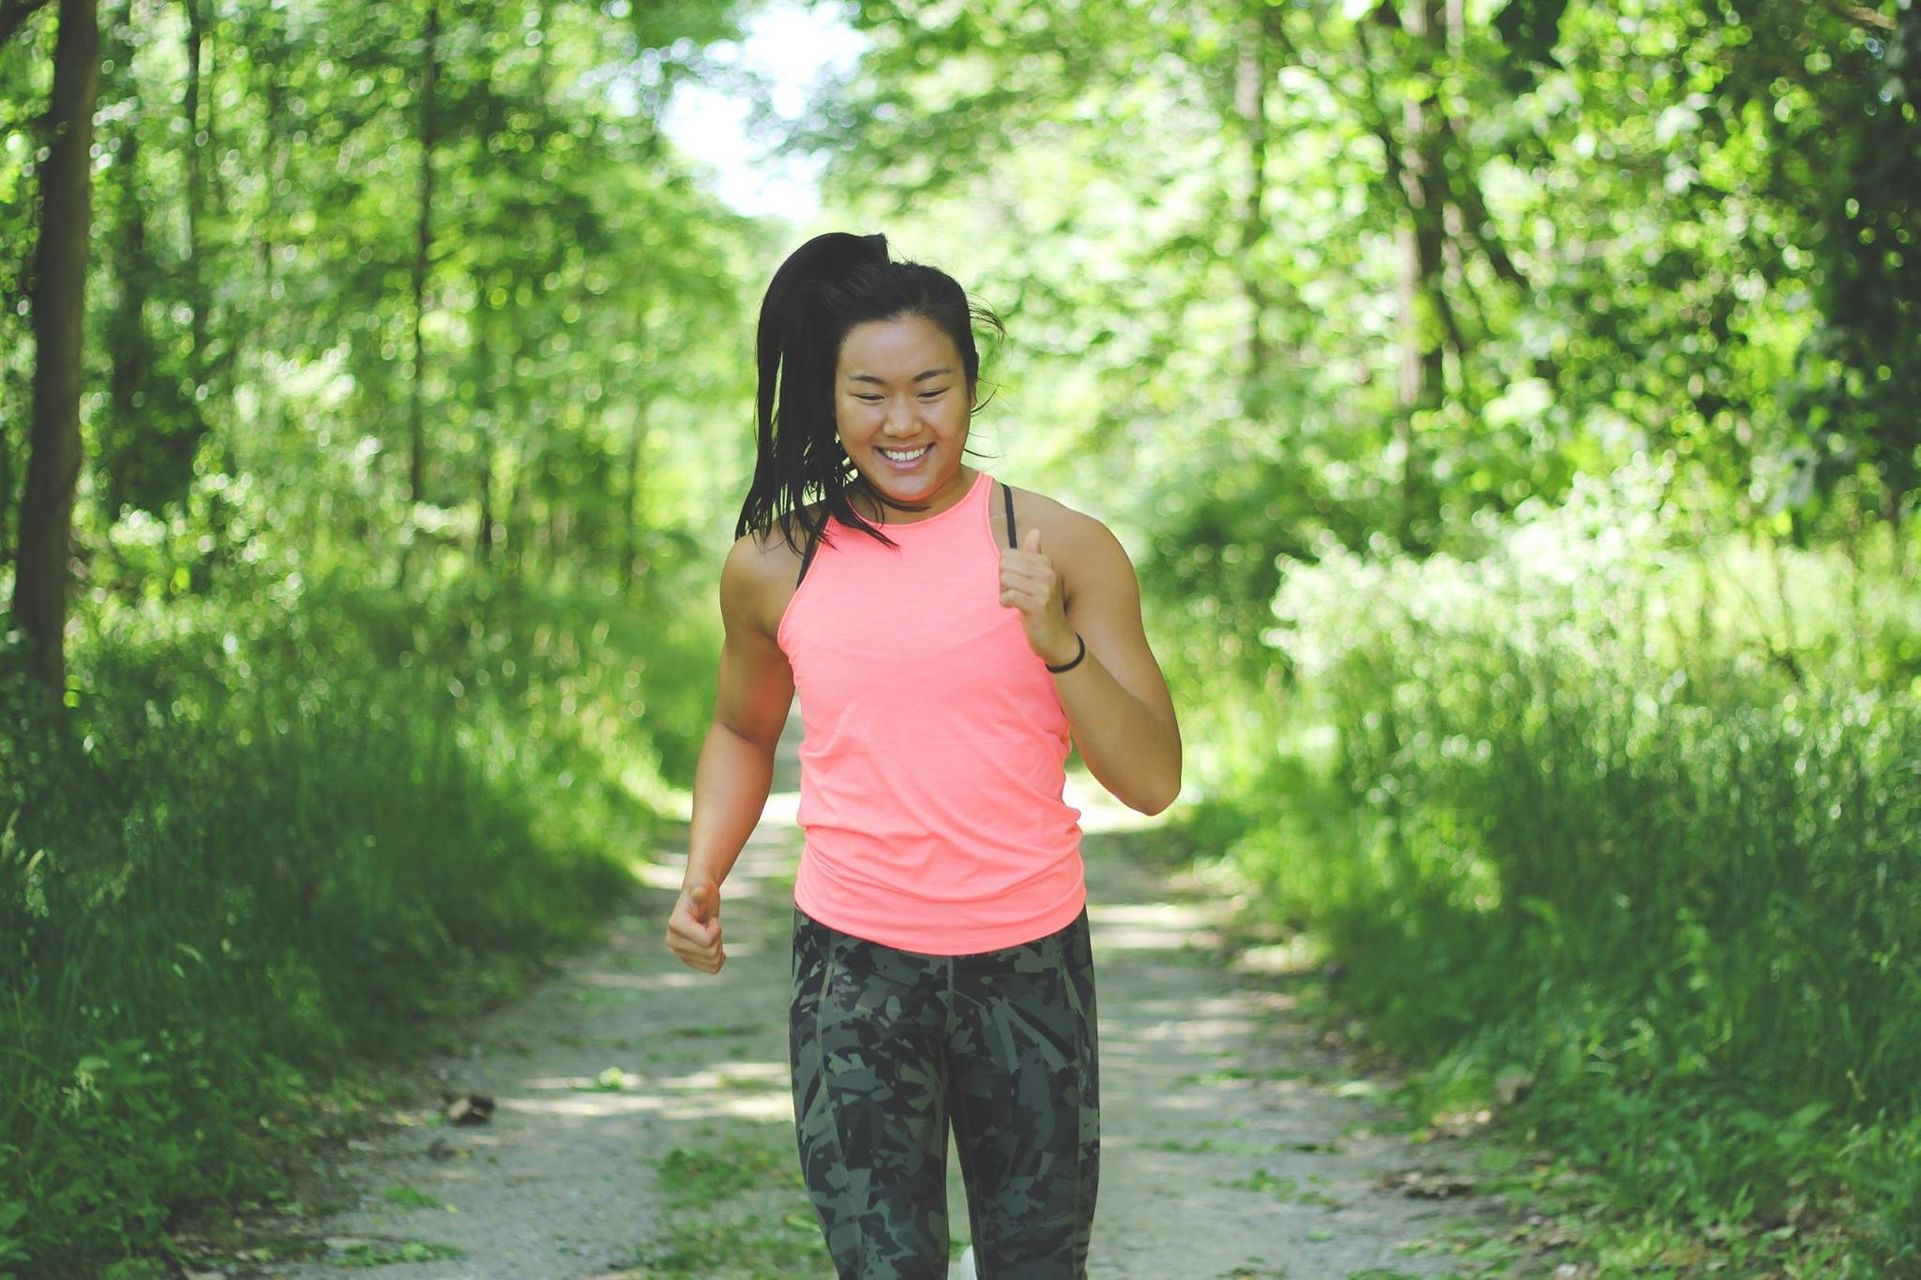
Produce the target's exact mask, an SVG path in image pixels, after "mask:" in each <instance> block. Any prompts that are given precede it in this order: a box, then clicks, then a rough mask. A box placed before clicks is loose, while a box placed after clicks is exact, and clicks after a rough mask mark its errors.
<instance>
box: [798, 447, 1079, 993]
mask: <svg viewBox="0 0 1921 1280" xmlns="http://www.w3.org/2000/svg"><path fill="white" fill-rule="evenodd" d="M990 479H991V478H990V477H989V476H988V475H987V474H986V473H985V472H978V473H976V475H975V477H974V482H973V485H972V486H971V487H970V488H969V489H968V491H967V494H966V496H965V497H963V498H962V499H961V500H960V501H959V502H957V503H955V504H954V505H953V506H951V507H949V508H948V509H947V510H945V511H942V512H941V513H939V514H938V515H935V516H932V517H930V518H928V519H925V520H918V521H914V522H913V523H910V524H887V525H883V526H882V528H883V530H884V531H885V532H886V534H887V536H888V537H890V538H892V539H893V540H894V542H895V543H896V544H897V546H895V547H886V546H882V545H881V544H880V543H879V542H877V541H875V540H874V539H873V538H872V537H870V536H868V535H867V534H865V533H861V532H860V531H858V530H856V529H853V528H850V527H849V526H847V525H844V524H842V523H840V522H839V521H837V520H834V521H830V522H829V525H828V532H829V533H830V534H831V535H832V541H831V542H829V541H827V540H825V539H823V540H822V541H821V543H820V545H819V546H818V548H817V549H816V550H815V553H814V557H813V560H812V561H811V563H810V564H809V566H808V568H807V569H806V571H805V573H804V575H803V576H802V578H801V582H800V586H799V588H798V589H797V590H796V591H795V593H794V596H793V599H792V600H791V601H790V602H789V603H788V605H787V611H786V613H785V614H783V615H782V617H781V620H780V626H779V629H778V631H777V632H776V637H777V639H778V641H779V643H780V647H781V649H782V650H783V651H784V652H785V653H786V655H787V660H788V662H789V664H790V665H791V666H792V667H793V671H794V688H795V691H796V692H797V693H798V695H799V697H800V710H801V724H802V727H803V729H804V730H805V736H804V739H803V741H802V743H801V748H800V778H801V780H800V811H799V821H800V825H801V826H802V827H803V828H805V830H806V833H807V840H806V846H805V848H804V849H803V851H802V853H801V862H800V872H799V875H798V877H797V879H796V880H795V882H794V902H795V905H796V906H798V907H799V908H800V909H801V910H802V911H804V912H806V913H807V914H808V915H810V916H812V917H813V918H814V919H816V920H818V921H820V922H821V923H822V924H825V925H830V926H832V927H833V928H835V929H839V930H840V931H841V932H843V933H848V934H852V935H854V936H855V937H857V938H865V939H867V940H869V941H871V942H878V943H881V944H882V945H884V946H889V947H895V948H898V949H900V950H903V951H917V952H921V953H923V954H928V955H968V954H972V953H975V952H980V951H994V950H998V949H1000V948H1002V947H1012V946H1018V945H1020V944H1021V943H1025V942H1031V941H1033V940H1034V939H1036V938H1040V937H1044V936H1046V935H1047V934H1050V933H1053V932H1054V931H1055V930H1057V929H1061V928H1064V927H1065V926H1067V925H1069V924H1071V923H1073V921H1074V919H1075V917H1076V916H1078V915H1079V914H1080V911H1081V908H1082V906H1083V905H1085V903H1086V899H1087V890H1086V883H1085V880H1084V879H1083V876H1082V866H1081V855H1080V836H1081V832H1080V811H1079V810H1077V809H1075V808H1073V807H1072V806H1071V805H1069V804H1067V803H1066V802H1065V801H1064V800H1063V799H1062V787H1063V784H1064V782H1065V774H1064V772H1063V766H1064V763H1065V761H1066V759H1067V749H1068V723H1067V713H1066V711H1065V710H1063V709H1062V707H1061V703H1060V698H1059V696H1058V695H1057V694H1056V693H1055V691H1054V678H1053V676H1051V675H1050V674H1049V673H1048V671H1047V667H1046V664H1045V663H1043V662H1042V661H1041V659H1040V657H1039V656H1038V655H1036V654H1035V653H1034V651H1033V650H1032V649H1030V648H1029V647H1028V645H1027V637H1026V635H1025V633H1024V632H1023V631H1022V629H1021V621H1020V611H1019V610H1017V609H1014V608H1011V607H1008V606H1004V605H1002V604H1001V603H1000V553H999V549H998V548H997V547H996V545H995V543H994V537H993V532H992V529H991V528H990V526H989V524H988V495H989V493H990V491H991V490H992V489H993V487H994V486H993V485H992V484H991V483H990Z"/></svg>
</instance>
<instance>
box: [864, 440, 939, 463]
mask: <svg viewBox="0 0 1921 1280" xmlns="http://www.w3.org/2000/svg"><path fill="white" fill-rule="evenodd" d="M933 447H934V446H933V445H931V444H924V445H922V446H921V447H920V448H918V449H907V450H904V451H903V450H896V449H878V452H879V453H880V456H881V457H883V458H885V459H887V460H888V461H889V462H912V461H913V460H914V459H916V458H918V457H920V456H921V455H922V454H923V453H926V452H927V451H928V450H929V449H931V448H933Z"/></svg>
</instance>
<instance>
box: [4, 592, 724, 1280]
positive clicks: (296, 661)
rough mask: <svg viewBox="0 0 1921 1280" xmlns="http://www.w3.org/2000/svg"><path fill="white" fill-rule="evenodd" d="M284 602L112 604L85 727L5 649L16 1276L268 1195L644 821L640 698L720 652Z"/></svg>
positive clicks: (615, 632)
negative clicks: (48, 707) (46, 701)
mask: <svg viewBox="0 0 1921 1280" xmlns="http://www.w3.org/2000/svg"><path fill="white" fill-rule="evenodd" d="M284 595H285V592H283V591H281V590H280V589H279V584H273V588H272V589H271V590H270V589H267V588H262V589H260V590H258V591H251V590H249V589H248V588H246V587H245V586H244V585H237V586H236V587H235V591H234V595H233V596H232V597H231V598H221V599H209V598H199V597H188V598H181V599H175V600H172V601H168V602H167V603H166V605H165V607H164V608H160V607H139V608H136V607H127V606H120V605H116V604H114V603H112V602H110V601H109V602H96V603H95V605H94V606H93V608H94V609H95V610H96V612H95V613H90V614H83V615H82V617H81V618H80V621H81V622H82V623H83V624H84V627H83V629H84V630H85V631H86V633H87V634H86V637H85V638H84V639H83V640H81V641H79V642H76V643H75V645H74V646H73V649H72V652H71V654H70V667H71V672H72V675H71V682H72V683H73V684H74V685H75V686H76V689H77V692H76V693H75V694H74V695H73V699H72V700H73V701H74V703H75V704H76V705H74V706H73V707H72V708H70V711H69V714H68V720H69V726H70V732H61V731H58V730H56V729H55V728H54V727H53V726H51V725H48V724H45V723H41V722H38V721H36V720H34V719H33V718H32V717H31V716H30V715H29V713H28V711H27V708H26V706H25V704H24V703H23V702H22V701H21V699H20V695H21V690H22V688H23V682H22V674H21V668H20V656H21V655H20V653H19V651H18V650H17V649H13V648H5V649H0V940H3V941H0V1045H4V1046H5V1049H4V1050H0V1277H7V1276H25V1275H32V1276H36V1277H38V1276H48V1277H61V1276H80V1275H87V1276H96V1275H97V1276H107V1277H112V1278H113V1280H132V1277H135V1276H142V1275H146V1274H156V1275H157V1274H162V1273H164V1272H166V1271H167V1270H169V1269H170V1268H172V1267H173V1264H174V1263H175V1262H177V1261H178V1260H179V1250H178V1249H177V1248H176V1247H175V1246H174V1244H173V1242H172V1237H173V1234H174V1233H175V1232H176V1231H178V1230H179V1229H180V1227H181V1226H182V1224H184V1223H187V1222H189V1221H191V1220H193V1219H195V1218H196V1217H199V1216H215V1217H217V1216H218V1215H216V1214H213V1212H212V1211H213V1210H215V1209H216V1208H219V1207H227V1208H230V1209H235V1210H238V1209H240V1208H241V1207H242V1206H246V1205H249V1204H252V1205H259V1204H263V1203H267V1202H270V1200H271V1198H272V1197H273V1196H274V1195H275V1194H276V1193H277V1192H278V1191H279V1190H280V1189H281V1188H282V1187H283V1185H284V1177H285V1170H286V1169H287V1168H288V1167H289V1165H290V1164H292V1163H294V1162H297V1161H299V1160H300V1159H302V1158H303V1153H305V1152H307V1151H309V1150H311V1148H312V1147H313V1146H314V1145H315V1144H316V1143H318V1142H322V1141H325V1140H327V1139H328V1137H329V1136H331V1135H338V1134H340V1133H343V1132H347V1131H350V1130H351V1129H352V1128H353V1126H354V1125H355V1124H356V1123H357V1122H358V1121H359V1119H360V1118H361V1117H362V1116H364V1115H365V1114H366V1112H367V1110H368V1108H369V1107H370V1106H373V1105H376V1103H375V1100H373V1099H371V1098H369V1096H368V1095H367V1092H366V1087H365V1079H366V1074H367V1071H368V1068H369V1065H370V1064H372V1065H377V1064H379V1063H380V1062H382V1061H385V1060H388V1059H390V1058H392V1057H394V1056H395V1055H407V1054H412V1053H415V1052H419V1051H422V1050H425V1049H430V1048H431V1047H432V1046H433V1045H434V1044H435V1042H436V1037H437V1036H438V1034H439V1032H438V1030H437V1028H439V1027H440V1026H442V1025H444V1024H445V1023H446V1022H447V1020H448V1019H449V1018H450V1017H451V1016H452V1015H455V1014H458V1013H461V1012H464V1011H469V1010H474V1009H477V1008H481V1007H485V1006H488V1005H491V1004H493V1003H497V1002H499V1001H501V1000H504V999H506V998H508V997H509V996H511V995H512V994H513V993H514V992H516V991H518V990H520V989H522V988H523V987H524V986H525V984H526V983H527V982H529V981H530V980H531V979H532V978H534V977H536V976H538V975H539V974H540V973H541V972H542V970H543V966H544V963H545V962H544V960H543V957H544V956H546V955H548V954H551V953H553V952H555V951H558V950H560V949H563V948H567V947H570V946H576V945H579V944H581V943H583V942H586V941H588V940H590V939H591V938H593V937H594V936H596V933H597V931H598V930H599V928H600V927H601V923H600V922H601V921H602V920H603V919H604V917H605V914H606V910H607V907H608V905H609V904H610V903H616V902H618V901H620V900H621V899H622V897H623V896H624V895H625V894H626V893H627V891H628V890H629V888H630V887H631V886H632V885H633V883H634V881H633V879H632V873H631V866H632V859H633V857H634V852H635V851H636V850H644V849H645V848H646V847H647V846H648V843H649V841H650V840H651V839H652V836H653V833H654V831H655V830H656V828H657V822H656V819H655V818H654V816H653V814H652V812H651V811H650V810H649V808H648V804H647V800H646V797H647V795H648V794H651V789H652V788H657V787H658V786H659V785H660V784H659V777H660V774H661V771H662V769H663V764H662V759H661V755H660V753H658V752H657V751H656V750H655V748H654V746H653V744H652V742H651V740H650V738H649V736H648V734H647V733H646V732H645V730H644V729H643V728H642V726H644V725H646V724H648V723H649V717H648V716H647V714H646V712H645V708H644V705H643V703H644V700H645V699H648V698H650V697H652V696H653V695H654V692H655V689H656V684H658V685H659V686H660V688H661V689H662V692H661V695H660V696H661V698H662V699H663V700H664V701H665V702H666V703H668V704H670V705H671V704H672V703H673V701H674V699H677V698H678V699H687V698H689V697H692V696H698V689H699V687H700V684H701V677H700V676H699V675H698V674H697V673H698V670H699V668H700V667H701V666H703V665H709V664H710V663H711V656H710V655H708V654H706V653H704V652H703V653H700V654H698V655H696V654H695V653H693V652H692V650H691V648H690V649H689V651H688V652H686V653H676V652H675V651H673V650H672V649H671V648H670V647H668V646H666V645H665V644H664V643H663V641H662V640H661V639H660V637H659V636H658V635H649V634H648V633H647V632H646V631H645V629H644V628H642V627H641V626H640V624H639V623H638V622H637V621H636V620H635V618H634V616H633V615H634V612H635V611H634V610H632V609H629V608H627V607H625V606H624V605H623V604H622V602H621V601H619V600H617V599H614V598H611V597H610V598H602V597H599V596H597V595H593V594H587V593H569V592H567V591H564V590H561V589H559V588H553V589H548V588H544V587H534V586H525V587H520V588H502V587H499V586H498V585H495V584H489V583H483V582H476V581H464V582H452V583H448V584H445V585H442V586H439V587H433V588H421V589H420V591H419V593H418V594H417V595H416V596H415V597H413V598H406V599H401V598H396V597H393V596H390V595H388V594H386V593H385V592H384V591H382V590H377V589H367V588H360V587H357V586H355V585H353V584H351V583H348V582H341V583H333V584H329V583H323V582H318V581H316V582H313V583H310V584H307V585H306V586H304V587H303V588H302V589H301V591H300V594H299V597H298V599H297V600H295V601H291V602H290V601H288V600H286V599H284V598H282V597H284ZM656 611H657V612H658V611H660V609H658V608H657V609H656ZM640 612H642V613H644V612H646V611H645V610H642V611H640ZM634 646H638V647H634ZM642 672H645V678H638V677H639V676H640V673H642ZM689 689H692V690H694V693H693V694H689V692H688V690H689ZM649 779H651V780H652V781H649Z"/></svg>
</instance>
